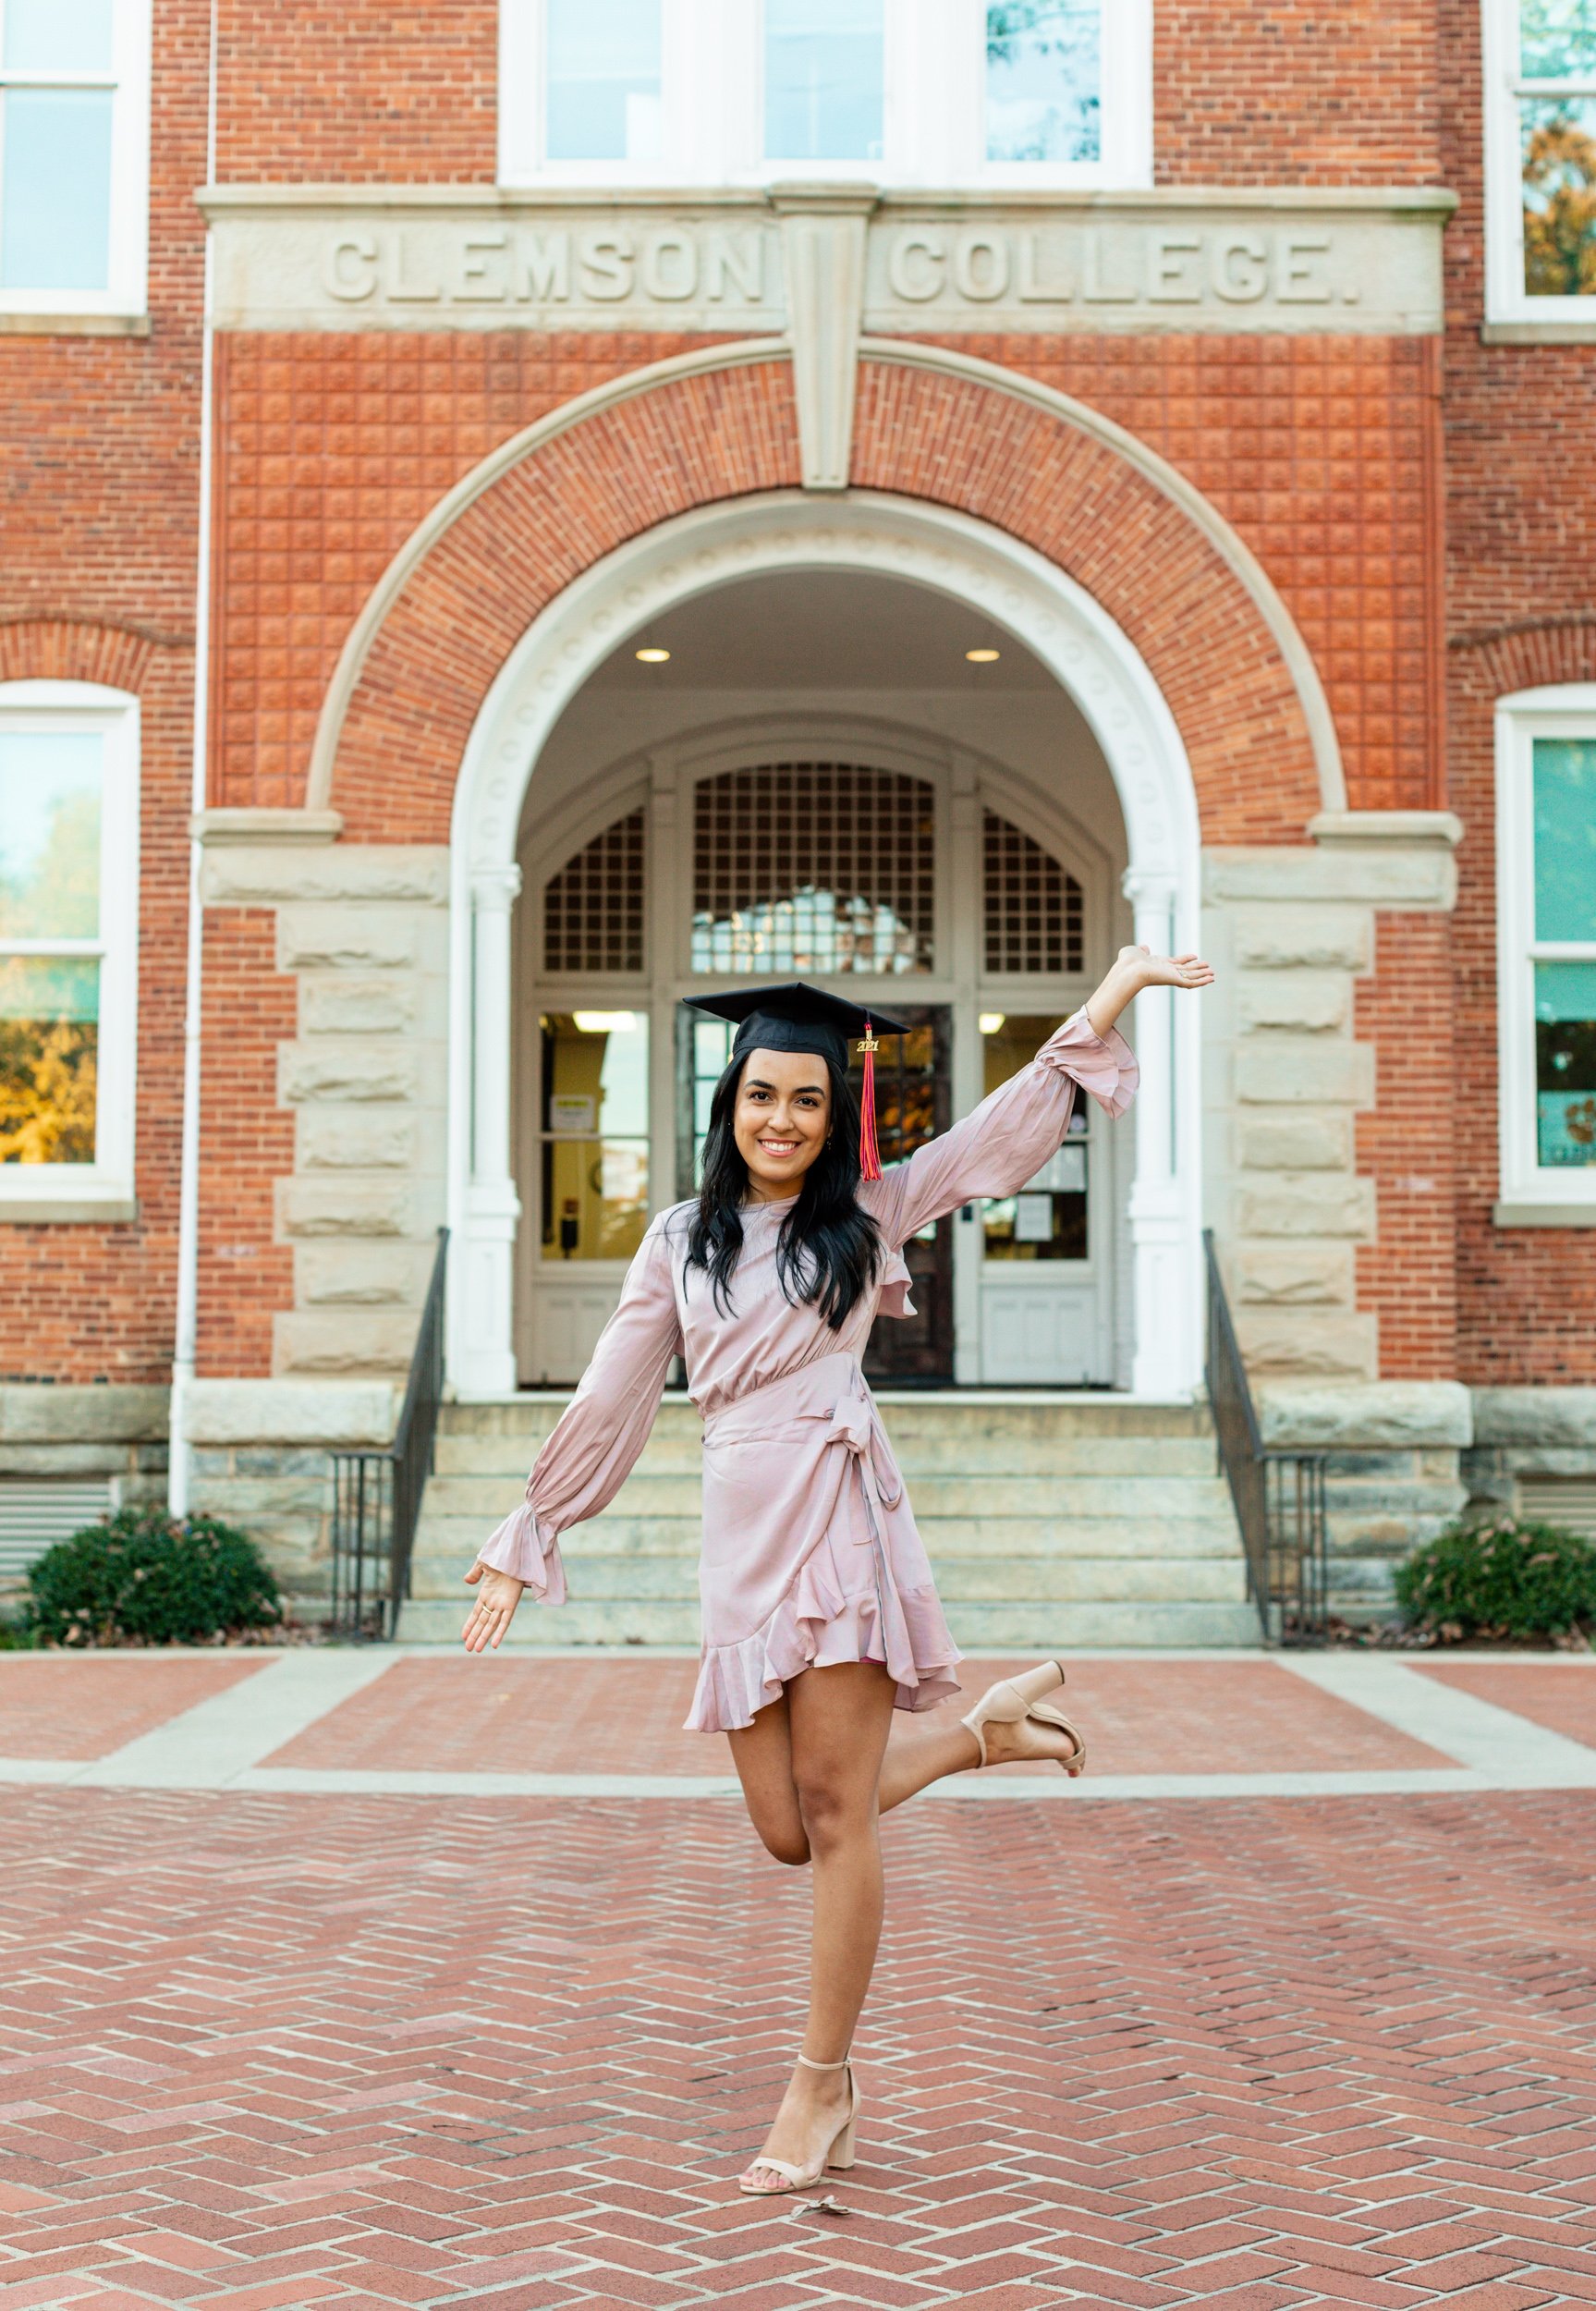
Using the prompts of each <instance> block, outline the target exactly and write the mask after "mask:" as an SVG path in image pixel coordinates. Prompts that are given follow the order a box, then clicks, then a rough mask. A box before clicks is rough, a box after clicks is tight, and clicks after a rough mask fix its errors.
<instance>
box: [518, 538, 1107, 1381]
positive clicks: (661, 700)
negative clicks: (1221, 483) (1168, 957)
mask: <svg viewBox="0 0 1596 2311" xmlns="http://www.w3.org/2000/svg"><path fill="white" fill-rule="evenodd" d="M640 653H643V654H641V655H640ZM517 861H518V868H519V878H520V897H519V899H518V902H517V905H516V910H515V918H514V929H513V950H512V986H513V990H514V1002H513V1019H514V1023H515V1024H514V1056H513V1100H512V1119H513V1120H512V1148H513V1155H512V1162H513V1178H514V1182H515V1192H516V1196H517V1200H518V1204H519V1207H520V1219H519V1224H518V1232H517V1241H516V1256H515V1262H514V1339H515V1360H516V1376H517V1379H518V1383H519V1384H520V1385H521V1386H523V1387H527V1386H531V1387H537V1386H543V1385H564V1384H567V1383H569V1382H571V1381H574V1380H575V1379H576V1378H577V1377H579V1375H580V1372H581V1370H582V1368H583V1366H584V1364H585V1363H586V1362H587V1359H588V1357H589V1355H590V1354H591V1349H592V1345H593V1342H594V1341H595V1339H597V1336H598V1333H599V1330H600V1329H601V1328H602V1327H603V1323H604V1321H605V1319H606V1318H607V1316H608V1314H609V1313H610V1311H611V1309H612V1308H613V1307H614V1305H615V1298H616V1295H617V1293H618V1290H619V1288H620V1282H621V1278H622V1277H623V1275H624V1273H625V1268H626V1263H627V1259H628V1258H629V1256H630V1254H631V1253H632V1251H633V1250H635V1248H636V1245H637V1243H638V1242H639V1241H640V1239H641V1235H642V1232H643V1229H644V1228H645V1227H646V1226H647V1222H648V1218H649V1216H650V1215H651V1213H652V1212H653V1211H656V1210H658V1209H659V1208H660V1207H661V1206H662V1205H664V1204H670V1203H673V1202H676V1200H678V1199H680V1198H682V1197H685V1196H688V1195H690V1194H691V1193H692V1192H693V1191H694V1189H695V1187H696V1184H697V1167H698V1160H699V1156H700V1151H701V1144H702V1138H703V1131H704V1129H705V1126H706V1124H707V1120H708V1105H709V1097H710V1094H711V1092H712V1090H713V1084H714V1082H715V1080H716V1078H717V1077H718V1075H719V1073H720V1071H721V1070H722V1068H723V1067H724V1065H725V1057H726V1047H727V1031H726V1030H725V1028H723V1027H722V1026H721V1025H720V1024H719V1023H717V1022H713V1021H703V1020H697V1021H695V1020H694V1019H693V1018H692V1016H691V1015H690V1014H688V1013H684V1012H683V1011H682V1009H681V1000H680V999H681V997H683V996H685V995H689V994H691V993H693V992H695V991H697V990H702V989H706V988H709V987H712V986H716V985H720V984H735V983H736V981H737V979H738V978H748V979H774V980H780V979H786V978H794V977H801V978H805V979H809V980H812V981H815V982H817V983H819V984H822V985H825V986H829V987H832V988H833V989H835V991H836V992H838V993H846V994H847V995H848V996H849V997H852V999H854V1000H855V1001H858V1002H860V1003H862V1004H866V1005H870V1004H871V1003H874V1004H876V1005H879V1007H880V1008H881V1009H883V1010H884V1011H887V1012H890V1013H892V1014H893V1015H895V1016H896V1017H898V1018H900V1019H902V1020H903V1021H904V1022H905V1025H906V1028H907V1030H908V1032H907V1033H905V1034H903V1035H902V1036H901V1037H899V1036H895V1037H892V1038H889V1039H887V1041H886V1042H885V1044H884V1046H883V1051H882V1053H881V1055H880V1057H879V1058H878V1077H877V1081H878V1105H879V1113H880V1120H881V1137H882V1143H883V1161H885V1162H889V1163H890V1162H892V1161H894V1160H896V1159H898V1158H899V1157H901V1156H907V1155H908V1154H909V1153H911V1152H912V1150H913V1149H914V1148H915V1147H916V1146H918V1145H919V1144H920V1143H922V1142H923V1141H924V1140H926V1139H928V1138H930V1137H932V1135H933V1134H935V1133H936V1132H939V1131H944V1130H946V1128H947V1127H948V1125H949V1123H950V1122H951V1121H952V1120H953V1119H954V1118H955V1117H956V1116H958V1115H962V1114H964V1113H966V1112H968V1110H969V1108H971V1107H974V1106H976V1105H977V1104H978V1102H979V1101H980V1100H981V1098H982V1097H983V1096H984V1095H985V1094H986V1093H988V1092H989V1091H991V1090H993V1089H994V1088H995V1087H996V1086H997V1085H998V1084H999V1083H1000V1082H1003V1081H1004V1080H1005V1078H1006V1077H1007V1076H1009V1075H1011V1074H1012V1073H1013V1072H1014V1071H1015V1070H1017V1068H1019V1067H1021V1066H1023V1065H1024V1064H1025V1063H1026V1062H1027V1061H1028V1060H1029V1058H1030V1057H1031V1055H1032V1053H1033V1052H1034V1050H1035V1049H1036V1047H1037V1046H1038V1045H1039V1044H1040V1043H1042V1041H1043V1040H1044V1039H1045V1037H1046V1036H1047V1034H1048V1033H1051V1032H1052V1030H1053V1028H1054V1026H1055V1025H1056V1024H1057V1023H1058V1022H1059V1021H1060V1020H1062V1019H1063V1018H1065V1017H1066V1016H1067V1014H1068V1013H1069V1012H1070V1011H1072V1010H1073V1009H1076V1007H1077V1006H1078V1004H1079V1003H1080V1001H1081V1000H1082V999H1083V998H1084V997H1085V996H1086V995H1087V994H1088V993H1089V992H1090V988H1091V986H1092V985H1093V984H1095V981H1096V979H1097V978H1098V977H1099V976H1100V975H1101V973H1102V972H1103V969H1104V968H1105V967H1106V964H1107V962H1108V960H1109V959H1110V958H1111V956H1112V955H1113V953H1114V951H1115V948H1117V947H1118V946H1119V945H1121V944H1123V943H1124V941H1125V940H1127V939H1128V938H1130V937H1131V936H1132V935H1133V929H1134V922H1133V916H1132V911H1131V908H1130V906H1129V904H1128V903H1127V900H1126V899H1124V898H1123V897H1122V896H1121V878H1122V875H1123V874H1124V873H1125V870H1126V868H1127V863H1128V862H1127V836H1126V829H1125V823H1124V818H1123V815H1122V813H1121V810H1120V806H1119V801H1118V796H1117V793H1116V790H1115V780H1114V777H1113V776H1112V774H1111V771H1110V768H1109V765H1108V763H1107V761H1106V759H1105V757H1104V754H1103V749H1102V747H1101V745H1100V743H1099V741H1098V739H1097V737H1096V736H1095V735H1094V732H1093V730H1092V728H1091V727H1090V723H1089V722H1088V720H1087V718H1086V716H1085V715H1083V714H1082V712H1081V711H1080V709H1079V707H1078V705H1077V704H1076V703H1075V702H1074V700H1073V699H1072V698H1071V696H1070V694H1069V692H1068V691H1066V689H1065V688H1064V687H1063V686H1062V685H1061V683H1060V682H1059V681H1058V680H1057V679H1056V678H1055V676H1054V674H1053V673H1052V672H1051V671H1050V669H1049V668H1048V667H1047V666H1044V665H1043V664H1042V662H1041V661H1040V659H1039V658H1038V657H1037V656H1035V655H1034V654H1032V652H1031V651H1030V650H1029V649H1028V648H1027V647H1026V645H1025V644H1024V643H1023V642H1020V641H1019V640H1017V638H1016V637H1015V635H1014V634H1013V633H1012V632H1010V631H1009V630H1006V629H1005V627H1003V626H1002V625H1000V624H999V623H997V622H996V621H995V620H994V619H993V617H990V616H989V615H988V614H987V612H986V611H985V610H984V609H983V608H981V607H979V606H977V605H974V604H972V603H969V602H967V601H962V600H960V599H957V598H956V597H955V596H954V595H952V594H949V593H937V592H933V591H932V590H931V589H929V588H928V587H926V586H925V585H923V584H917V583H912V582H908V581H904V580H901V579H898V578H895V577H890V576H886V575H877V574H874V573H870V572H861V571H856V570H837V569H796V570H792V571H790V572H781V573H773V574H761V575H756V576H752V577H749V578H747V579H743V580H740V581H732V582H728V583H725V584H722V585H718V586H716V587H713V589H710V590H707V591H705V592H702V593H697V594H695V595H693V596H691V597H690V598H689V599H688V600H686V601H682V602H678V603H677V604H676V605H674V606H673V607H671V608H669V609H667V610H666V611H664V613H663V614H662V615H661V616H660V617H657V618H656V619H655V620H654V621H653V622H652V623H651V624H650V625H648V627H647V628H646V629H639V630H635V631H634V632H632V633H630V634H628V635H627V638H626V640H625V641H623V642H620V643H619V644H618V646H616V647H615V649H614V650H613V651H612V652H611V654H610V655H609V656H608V657H607V658H606V659H604V660H603V663H602V664H601V665H599V666H597V667H596V669H595V670H594V672H593V673H592V674H591V676H590V678H589V679H588V680H587V681H586V682H585V684H583V686H582V687H581V688H580V689H579V690H578V691H576V693H575V695H574V696H573V697H572V698H571V699H570V701H569V703H568V704H567V707H566V709H565V711H564V713H563V714H562V715H560V716H559V718H558V720H557V721H556V722H555V723H554V727H553V728H552V729H551V730H550V732H549V735H548V738H547V740H546V741H545V743H544V745H543V746H542V751H541V752H540V754H539V756H538V759H537V762H536V764H535V766H534V768H533V771H532V775H531V777H530V781H529V783H528V786H527V789H526V793H525V799H524V803H523V808H522V813H521V819H520V825H519V831H518V841H517ZM1134 1155H1135V1150H1134V1143H1133V1135H1132V1131H1131V1130H1129V1129H1125V1128H1122V1129H1121V1130H1120V1131H1117V1132H1116V1131H1113V1130H1112V1129H1111V1128H1109V1127H1108V1126H1107V1125H1106V1123H1105V1120H1104V1119H1103V1117H1102V1116H1101V1115H1100V1114H1099V1113H1098V1111H1097V1110H1096V1109H1095V1107H1090V1103H1086V1104H1084V1105H1083V1107H1082V1108H1081V1110H1080V1111H1079V1112H1078V1114H1077V1116H1076V1117H1075V1119H1074V1121H1073V1127H1072V1130H1071V1133H1070V1136H1069V1138H1068V1140H1067V1141H1066V1144H1065V1146H1064V1147H1063V1148H1062V1149H1061V1150H1060V1152H1059V1154H1058V1155H1057V1156H1055V1157H1054V1159H1053V1160H1052V1162H1051V1163H1050V1164H1049V1165H1047V1166H1046V1167H1044V1168H1043V1170H1042V1172H1041V1173H1039V1174H1038V1176H1037V1177H1036V1178H1035V1179H1034V1180H1029V1181H1027V1182H1026V1183H1024V1185H1023V1186H1022V1187H1021V1189H1020V1190H1019V1192H1017V1194H1014V1195H1012V1196H1008V1197H1005V1198H1002V1199H994V1200H991V1201H986V1202H982V1203H977V1204H968V1205H966V1206H965V1207H964V1208H963V1209H962V1210H961V1211H959V1212H956V1213H954V1214H951V1215H950V1216H949V1217H947V1218H945V1219H944V1220H942V1221H940V1222H939V1223H938V1224H937V1225H936V1227H935V1228H934V1229H930V1230H928V1231H927V1233H926V1235H925V1237H924V1238H923V1239H921V1240H919V1241H915V1242H912V1243H911V1244H909V1245H908V1247H907V1248H906V1250H907V1256H908V1262H909V1266H910V1269H911V1272H912V1274H913V1276H914V1279H915V1282H914V1289H913V1294H912V1297H913V1300H914V1302H915V1306H916V1309H917V1314H916V1315H915V1316H914V1317H913V1318H912V1319H909V1320H908V1321H905V1322H891V1321H887V1320H884V1319H883V1322H882V1323H881V1324H880V1325H879V1326H878V1327H877V1331H876V1335H875V1338H874V1339H873V1340H872V1343H871V1357H870V1368H871V1376H872V1377H873V1378H875V1379H877V1380H880V1381H886V1382H890V1383H891V1384H893V1385H895V1386H916V1385H920V1386H932V1387H935V1386H944V1387H945V1386H947V1385H950V1384H955V1383H956V1384H962V1385H981V1384H986V1385H992V1384H1002V1385H1005V1386H1009V1387H1013V1386H1060V1385H1073V1386H1083V1385H1084V1386H1097V1387H1112V1386H1115V1385H1119V1386H1127V1385H1129V1383H1130V1380H1131V1377H1132V1356H1133V1348H1134V1314H1135V1311H1134V1295H1133V1290H1132V1276H1131V1261H1130V1257H1129V1243H1128V1234H1127V1205H1128V1200H1129V1195H1130V1189H1131V1182H1132V1175H1133V1172H1134V1168H1135V1163H1134Z"/></svg>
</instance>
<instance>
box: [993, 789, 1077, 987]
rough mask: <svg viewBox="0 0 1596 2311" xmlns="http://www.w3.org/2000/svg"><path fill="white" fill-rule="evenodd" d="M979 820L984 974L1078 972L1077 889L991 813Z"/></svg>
mask: <svg viewBox="0 0 1596 2311" xmlns="http://www.w3.org/2000/svg"><path fill="white" fill-rule="evenodd" d="M985 822H986V823H985V829H984V836H985V868H986V968H987V970H988V971H989V972H1074V971H1079V970H1080V969H1081V968H1082V967H1083V957H1084V948H1083V940H1082V931H1081V900H1080V885H1079V884H1078V882H1077V881H1076V879H1075V877H1074V875H1073V874H1066V873H1065V871H1064V869H1063V868H1062V867H1061V866H1060V865H1059V863H1058V861H1057V860H1056V859H1053V858H1050V857H1049V856H1048V854H1047V852H1046V851H1045V850H1043V849H1042V845H1041V844H1040V843H1036V842H1032V840H1031V838H1030V837H1029V835H1027V834H1024V833H1022V832H1021V830H1020V829H1019V828H1018V827H1017V826H1014V825H1010V823H1009V821H1008V820H1007V819H1006V818H999V816H998V815H997V813H996V812H995V811H988V812H987V813H985Z"/></svg>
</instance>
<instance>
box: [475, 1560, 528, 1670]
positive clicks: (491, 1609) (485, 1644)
mask: <svg viewBox="0 0 1596 2311" xmlns="http://www.w3.org/2000/svg"><path fill="white" fill-rule="evenodd" d="M466 1579H467V1580H468V1581H469V1582H473V1583H481V1586H480V1588H479V1589H478V1591H477V1595H476V1596H475V1598H474V1599H473V1601H472V1605H471V1609H470V1613H469V1616H468V1618H467V1620H466V1625H465V1627H464V1629H462V1630H461V1632H460V1637H461V1640H462V1642H463V1643H464V1645H465V1648H466V1651H467V1652H468V1653H485V1652H486V1651H487V1650H488V1648H489V1646H490V1645H491V1646H492V1647H493V1649H494V1651H495V1652H496V1651H497V1649H498V1646H499V1644H500V1641H501V1640H502V1638H503V1637H504V1634H505V1632H506V1629H508V1627H509V1625H510V1621H511V1619H512V1617H513V1615H514V1613H515V1609H516V1608H517V1606H518V1604H519V1603H520V1601H521V1591H522V1587H523V1585H524V1584H523V1583H521V1582H519V1581H518V1580H517V1579H516V1576H515V1574H514V1573H512V1572H495V1571H493V1567H492V1566H491V1565H484V1564H481V1563H478V1564H475V1565H473V1566H472V1567H471V1570H470V1571H469V1573H467V1575H466Z"/></svg>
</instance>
